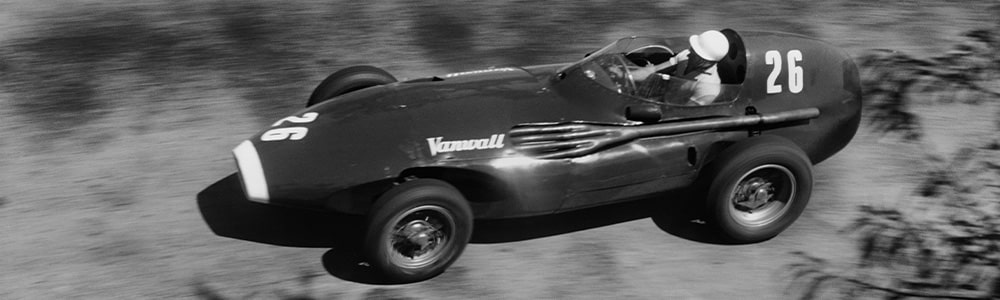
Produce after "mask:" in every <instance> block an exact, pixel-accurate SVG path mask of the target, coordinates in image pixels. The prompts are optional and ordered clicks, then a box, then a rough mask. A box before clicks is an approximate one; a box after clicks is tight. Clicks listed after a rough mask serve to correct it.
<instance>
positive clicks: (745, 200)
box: [733, 177, 774, 213]
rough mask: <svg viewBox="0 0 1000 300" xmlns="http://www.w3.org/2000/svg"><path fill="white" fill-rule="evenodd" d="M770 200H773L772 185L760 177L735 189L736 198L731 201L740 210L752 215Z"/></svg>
mask: <svg viewBox="0 0 1000 300" xmlns="http://www.w3.org/2000/svg"><path fill="white" fill-rule="evenodd" d="M772 198H774V187H773V184H772V183H771V182H768V181H766V180H764V179H762V178H760V177H754V178H751V179H749V180H747V181H746V182H745V183H743V184H741V185H740V186H739V187H737V190H736V197H735V199H733V200H734V201H735V202H736V206H737V207H738V208H739V209H740V210H742V211H746V212H751V213H752V212H753V211H754V210H756V209H758V208H761V207H762V206H764V205H767V203H768V202H770V201H771V199H772Z"/></svg>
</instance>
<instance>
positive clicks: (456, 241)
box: [364, 179, 472, 283]
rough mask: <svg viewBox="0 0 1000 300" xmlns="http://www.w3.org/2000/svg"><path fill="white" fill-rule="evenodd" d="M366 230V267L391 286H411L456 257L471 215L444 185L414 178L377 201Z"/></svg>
mask: <svg viewBox="0 0 1000 300" xmlns="http://www.w3.org/2000/svg"><path fill="white" fill-rule="evenodd" d="M367 226H368V228H367V230H366V232H365V241H364V253H365V255H366V257H367V258H368V263H369V264H370V265H371V266H372V267H373V268H374V269H375V270H376V271H377V272H379V273H380V274H381V275H383V276H384V277H385V278H386V279H388V280H389V281H391V282H401V283H406V282H416V281H422V280H426V279H430V278H433V277H434V276H437V275H438V274H441V273H442V272H444V270H445V269H447V268H448V266H451V264H452V263H454V262H455V260H456V259H458V257H459V256H460V255H461V254H462V251H464V250H465V245H466V244H467V243H468V242H469V238H470V237H471V236H472V210H471V208H469V203H468V202H466V200H465V197H463V196H462V194H461V193H460V192H459V191H458V190H457V189H455V188H454V187H452V186H451V185H449V184H448V183H445V182H443V181H440V180H435V179H417V180H413V181H409V182H406V183H403V184H401V185H399V186H396V187H395V188H393V189H392V190H389V192H387V193H385V194H384V195H382V196H381V197H379V199H378V200H377V201H376V202H375V204H374V205H373V206H372V211H371V212H370V213H369V216H368V223H367Z"/></svg>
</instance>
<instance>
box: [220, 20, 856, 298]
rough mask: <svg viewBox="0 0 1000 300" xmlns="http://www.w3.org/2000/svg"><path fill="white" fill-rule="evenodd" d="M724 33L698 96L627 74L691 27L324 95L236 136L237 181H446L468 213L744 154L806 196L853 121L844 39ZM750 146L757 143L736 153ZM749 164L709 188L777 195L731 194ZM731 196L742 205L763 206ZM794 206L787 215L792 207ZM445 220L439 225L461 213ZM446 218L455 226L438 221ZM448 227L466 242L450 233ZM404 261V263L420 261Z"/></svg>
mask: <svg viewBox="0 0 1000 300" xmlns="http://www.w3.org/2000/svg"><path fill="white" fill-rule="evenodd" d="M723 32H724V33H725V34H726V37H727V38H728V39H729V44H730V51H729V54H728V55H727V56H726V58H725V59H723V60H721V61H719V63H718V70H719V75H720V77H721V81H722V84H720V85H719V87H718V90H719V94H718V96H717V97H715V99H714V100H713V101H712V102H711V103H710V104H707V105H692V104H691V103H689V102H685V101H675V100H676V99H677V98H683V97H684V96H683V94H682V93H680V92H676V90H677V88H678V87H679V84H684V83H685V82H684V79H683V78H671V79H670V80H668V81H665V83H664V82H659V83H656V84H652V85H659V86H660V89H659V90H658V91H656V92H650V90H651V89H652V88H650V87H649V86H650V85H651V84H646V83H645V82H639V81H638V80H636V79H635V78H632V77H630V76H631V75H630V74H632V73H630V70H634V69H635V68H636V66H639V67H641V65H640V63H637V62H636V61H637V59H636V56H641V55H640V54H637V53H640V52H641V50H642V49H645V48H649V47H650V46H651V45H653V46H655V47H658V48H666V49H667V50H663V51H662V52H664V53H666V54H665V55H673V54H674V53H676V52H677V51H679V50H680V49H683V48H686V47H687V45H686V43H687V39H686V38H673V39H669V38H668V39H664V38H646V37H631V38H625V39H622V40H619V41H617V42H615V43H612V44H611V45H608V46H607V47H605V48H603V49H601V50H598V51H596V52H594V53H592V54H589V55H588V56H587V57H585V58H584V59H582V60H581V61H578V62H575V63H569V64H553V65H541V66H529V67H500V68H490V69H484V70H477V71H469V72H461V73H453V74H447V75H444V76H440V77H429V78H420V79H414V80H408V81H402V82H393V83H388V84H381V85H376V86H372V87H367V88H364V89H360V90H356V91H351V92H347V93H343V94H340V95H336V96H335V97H332V98H330V99H322V101H320V102H318V103H314V104H313V105H311V106H309V107H307V108H305V109H303V110H301V111H298V112H295V113H293V114H291V116H289V117H287V118H284V119H281V120H278V121H276V122H275V123H273V126H271V127H269V128H267V129H265V130H263V131H261V132H260V133H258V134H256V135H254V136H251V137H250V138H249V139H247V140H246V141H244V142H243V143H241V144H240V145H239V146H238V147H236V149H235V150H234V154H235V158H236V160H237V165H238V169H239V174H240V182H241V183H242V185H243V190H244V192H245V196H246V198H247V199H248V200H249V201H254V202H259V203H265V204H270V205H277V206H285V207H295V208H303V209H318V210H330V211H336V212H342V213H348V214H357V215H367V216H373V215H377V214H378V213H377V212H376V211H377V210H380V209H385V205H383V204H380V199H383V198H387V197H388V198H392V197H396V198H398V197H404V198H405V197H407V196H400V195H397V194H399V193H395V194H394V193H393V192H392V191H393V190H394V189H402V188H400V187H401V186H405V185H406V184H407V182H411V181H414V180H417V181H420V180H433V181H434V182H435V184H437V185H440V186H442V187H425V188H424V189H428V190H434V189H437V190H440V191H442V193H445V194H448V193H451V194H448V195H452V194H453V196H454V197H455V198H457V199H460V200H457V201H461V202H463V203H464V204H461V205H462V207H463V208H458V209H455V210H459V211H461V210H464V209H465V208H464V207H465V206H466V205H467V209H468V212H469V213H471V216H470V217H471V218H472V219H477V220H478V219H501V218H512V217H524V216H534V215H542V214H551V213H558V212H562V211H569V210H575V209H580V208H586V207H592V206H597V205H604V204H609V203H614V202H620V201H625V200H629V199H635V198H639V197H643V196H648V195H653V194H656V193H663V192H669V191H671V190H677V189H681V188H686V187H690V186H694V185H696V184H699V183H701V184H702V185H703V186H704V187H705V189H712V188H713V187H716V186H717V185H715V184H716V183H715V182H714V181H713V178H716V177H722V176H721V175H726V174H728V173H727V172H730V171H731V170H729V169H727V168H730V165H732V168H738V167H739V165H740V164H741V163H742V162H743V161H747V163H745V164H757V165H760V166H761V167H766V166H777V167H778V168H775V169H776V170H779V171H778V172H777V173H778V174H779V175H780V176H778V177H773V176H772V177H768V176H761V178H764V179H767V178H785V177H790V178H791V179H789V180H790V182H793V183H792V184H789V185H790V186H792V187H793V188H791V191H789V192H787V194H788V195H794V197H799V196H800V195H801V194H803V193H805V194H806V195H805V197H806V198H805V200H808V188H809V187H811V184H812V183H811V175H810V174H805V175H808V176H810V177H808V178H806V176H805V175H802V176H799V174H800V173H802V174H804V173H806V172H811V169H810V166H811V165H812V164H815V163H819V162H820V161H823V160H824V159H827V158H828V157H830V156H831V155H833V154H834V153H836V152H837V151H839V150H840V149H842V148H843V147H845V146H846V145H847V143H848V142H849V141H850V140H851V138H852V137H853V136H854V134H855V131H856V129H857V127H858V123H859V120H860V110H861V90H860V85H859V80H858V71H857V68H856V67H855V64H854V63H853V61H852V60H851V59H850V57H848V56H847V55H845V54H844V53H843V52H842V51H839V50H837V49H834V48H833V47H831V46H830V45H829V44H827V43H824V42H821V41H818V40H815V39H811V38H807V37H802V36H796V35H788V34H779V33H763V32H741V33H739V34H737V33H736V32H734V31H732V30H724V31H723ZM637 51H639V52H637ZM645 59H649V58H645ZM639 60H642V59H639ZM633 72H634V71H633ZM671 85H675V86H673V87H671ZM748 141H753V142H748ZM751 144H753V145H751ZM756 144H763V145H764V146H761V145H756ZM735 149H743V150H741V151H737V150H735ZM772 150H773V151H772ZM737 152H740V153H737ZM750 152H753V153H760V154H759V155H756V154H755V156H753V157H749V156H748V155H750V154H745V153H750ZM774 153H778V154H780V153H790V154H788V155H786V156H801V160H802V161H805V162H806V166H805V167H799V168H798V169H803V168H805V169H803V171H797V170H798V169H796V168H795V167H794V166H792V167H781V166H784V164H783V163H781V161H782V160H781V158H780V157H775V158H774V159H776V160H774V162H761V163H757V162H756V160H755V159H757V160H761V159H763V160H766V159H770V158H766V159H765V158H760V159H758V158H759V157H765V156H767V157H771V156H775V155H777V154H774ZM740 155H743V156H748V158H745V159H744V158H741V157H738V156H740ZM768 155H770V156H768ZM729 161H736V162H733V163H728V162H729ZM715 162H719V163H718V164H724V165H719V166H713V164H714V163H715ZM722 162H727V163H722ZM750 162H753V163H750ZM788 164H790V165H794V164H795V163H794V162H793V163H788ZM734 170H735V169H734ZM741 170H742V169H741ZM753 170H757V169H752V168H750V169H748V170H743V171H746V172H744V173H747V174H750V173H752V172H751V171H753ZM743 171H739V172H743ZM713 172H714V173H713ZM781 174H787V175H788V176H785V175H781ZM707 176H711V178H708V177H707ZM782 176H784V177H782ZM746 177H747V176H743V177H740V178H739V179H738V180H736V179H735V178H734V180H731V181H736V182H740V184H736V183H734V184H732V185H724V184H722V183H719V184H722V185H718V186H727V187H728V186H735V187H734V188H729V189H728V190H727V191H728V192H729V193H728V194H727V195H730V194H731V195H737V194H739V195H743V196H739V197H744V198H745V199H744V200H745V201H746V203H749V202H754V201H760V203H765V202H767V201H770V200H768V199H771V198H780V197H779V196H774V195H778V194H780V192H776V191H775V189H774V188H773V186H781V185H782V183H780V182H778V181H780V180H775V182H778V183H768V182H767V180H761V181H759V182H757V183H753V182H750V183H747V184H751V185H754V187H753V188H757V187H766V188H767V189H770V190H768V191H770V192H767V191H765V190H764V188H760V189H759V192H755V191H750V192H748V193H750V194H753V195H758V196H760V197H757V196H753V195H751V196H747V193H743V194H740V193H742V192H740V189H741V188H742V187H743V185H741V184H743V183H744V182H746V181H747V179H746ZM751 177H752V176H751ZM803 178H805V179H808V180H803ZM782 180H785V179H782ZM786 181H788V180H786ZM782 182H783V181H782ZM795 182H797V183H798V185H796V184H795ZM772 184H773V185H772ZM805 184H808V185H809V186H808V187H807V186H805ZM427 186H435V185H434V184H429V185H427ZM723 189H725V188H719V190H723ZM437 190H435V191H437ZM449 191H454V192H457V193H452V192H449ZM771 192H773V193H774V195H772V194H771ZM400 193H402V195H406V193H404V192H400ZM414 193H415V192H414ZM427 193H430V192H427ZM707 193H708V194H710V195H709V196H711V194H712V192H711V191H707ZM754 193H756V194H754ZM387 194H392V195H389V196H387ZM765 196H766V197H765ZM772 196H773V197H772ZM448 197H451V196H448ZM448 197H444V198H448ZM733 197H737V196H732V197H723V198H727V199H728V198H733ZM747 197H750V198H747ZM753 197H757V198H753ZM788 197H790V198H794V197H793V196H788ZM751 198H752V199H751ZM746 199H751V200H752V201H750V200H746ZM744 200H733V201H736V202H739V201H744ZM381 201H385V202H392V200H391V199H390V200H381ZM400 201H402V200H400ZM407 201H409V200H407ZM413 201H417V200H413ZM800 202H804V201H800ZM740 203H743V202H740ZM789 203H791V202H789ZM734 205H735V204H734ZM740 205H743V206H739V205H737V206H739V207H738V209H746V210H747V211H750V212H749V213H750V214H752V213H753V211H752V209H757V207H763V206H760V205H756V206H754V208H745V207H749V206H748V205H745V203H743V204H740ZM761 205H763V204H761ZM796 205H798V204H796ZM802 205H804V203H802ZM440 206H441V207H443V209H442V210H441V211H450V210H451V209H450V208H449V206H448V205H443V204H442V205H440ZM786 206H791V205H786ZM404 208H405V207H404ZM796 209H799V210H800V208H796ZM747 211H739V212H736V213H747ZM782 211H784V210H782ZM445 214H447V213H445ZM792 214H794V216H792V217H791V218H792V219H793V220H794V217H795V216H797V214H798V211H796V212H793V213H792ZM457 215H462V213H461V212H460V213H457ZM371 218H373V219H378V218H379V217H378V216H374V217H371ZM390 219H391V218H390ZM397 219H398V218H397ZM397 219H393V220H396V221H398V220H397ZM426 219H430V218H426ZM442 219H445V220H446V221H447V219H449V218H448V217H447V216H446V217H444V218H442ZM412 222H413V221H410V223H407V224H413V223H412ZM404 223H405V222H404ZM445 223H446V224H444V225H441V226H437V227H435V228H446V227H448V226H452V227H456V226H457V227H461V226H471V224H468V225H462V224H463V222H461V220H459V222H457V223H455V222H452V223H447V222H445ZM751 223H752V222H751ZM788 223H790V221H789V222H788ZM449 224H450V225H449ZM748 224H750V223H748ZM762 224H763V223H762ZM417 225H419V228H425V227H429V226H432V225H434V224H433V222H432V223H427V224H417ZM417 225H413V226H417ZM750 225H753V224H750ZM750 225H747V226H750ZM754 226H756V225H754ZM761 226H771V225H767V224H764V225H761ZM775 226H777V227H780V228H776V229H775V228H771V229H768V230H769V232H768V233H765V234H763V235H761V236H753V237H752V238H746V239H747V240H749V241H757V240H763V239H766V238H769V237H770V236H773V234H777V232H770V231H774V230H777V231H780V230H782V229H783V228H784V227H785V226H787V224H784V223H783V224H780V225H775ZM373 227H376V226H373ZM404 227H405V226H404ZM750 227H752V226H750ZM387 228H391V226H390V227H387ZM396 229H399V228H396ZM404 229H405V228H404ZM392 230H394V229H390V231H392ZM406 230H410V229H406ZM414 230H416V229H414ZM421 230H422V229H421ZM399 232H402V231H399V230H397V234H399ZM415 232H416V231H415ZM455 232H459V233H461V232H462V230H458V229H453V230H450V231H449V232H448V234H451V233H455ZM418 233H420V234H424V235H427V232H426V231H420V232H418ZM408 234H410V235H409V236H410V237H411V239H410V240H408V241H411V242H412V241H417V240H419V242H418V243H417V244H419V246H421V247H430V246H427V245H428V242H427V239H423V240H420V239H417V238H412V237H413V236H414V235H413V234H412V232H411V233H408ZM435 234H438V232H436V231H435ZM441 234H442V235H444V233H441ZM737 236H738V234H737ZM435 237H437V236H434V235H432V236H430V237H429V239H430V240H434V238H435ZM744 237H746V236H744ZM425 238H426V237H425ZM439 240H444V238H440V237H439ZM451 240H458V241H459V242H460V243H464V241H460V240H461V237H458V238H452V239H451ZM415 243H416V242H415ZM442 243H443V242H442ZM376 244H377V243H376ZM431 244H434V242H432V243H431ZM374 248H378V247H377V245H376V246H373V249H374ZM390 248H391V247H390ZM418 248H419V247H418ZM395 249H396V250H397V251H400V250H399V249H400V248H398V247H396V248H395ZM428 251H430V250H428ZM458 252H461V250H460V249H459V250H458ZM422 253H423V252H420V253H417V254H413V253H411V254H412V255H409V256H410V258H414V257H416V256H419V255H421V254H422ZM455 255H456V256H457V254H455ZM404 256H406V255H404ZM375 259H376V260H377V258H375ZM447 264H450V261H448V262H446V263H443V265H444V267H446V266H447ZM390 265H391V264H390ZM436 266H440V265H436ZM411 267H412V266H404V268H403V269H407V268H409V269H414V268H417V269H419V268H423V267H424V266H422V265H421V266H417V267H412V268H411ZM409 269H407V270H409ZM440 271H443V268H442V269H441V270H437V271H430V273H437V272H440ZM421 272H422V271H421ZM403 273H404V274H413V273H412V272H411V273H407V272H403ZM421 274H424V273H421ZM420 278H424V277H420Z"/></svg>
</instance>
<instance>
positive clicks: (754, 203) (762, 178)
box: [729, 164, 796, 228]
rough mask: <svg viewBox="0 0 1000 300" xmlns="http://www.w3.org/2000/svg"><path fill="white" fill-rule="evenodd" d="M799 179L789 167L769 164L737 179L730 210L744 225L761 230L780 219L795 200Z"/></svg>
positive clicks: (731, 195)
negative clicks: (796, 178) (797, 179)
mask: <svg viewBox="0 0 1000 300" xmlns="http://www.w3.org/2000/svg"><path fill="white" fill-rule="evenodd" d="M795 183H796V182H795V177H794V175H793V174H792V171H791V170H789V169H788V168H786V167H784V166H781V165H776V164H768V165H763V166H759V167H756V168H754V169H752V170H749V171H748V172H746V173H744V175H743V176H742V177H741V178H740V179H739V180H737V183H736V185H735V186H734V187H733V190H732V193H731V194H730V197H731V198H730V201H731V202H730V205H729V211H730V214H731V215H732V217H733V220H734V221H736V222H737V223H739V224H741V225H742V226H747V227H758V228H759V227H761V226H766V225H768V224H771V223H772V222H774V221H776V220H778V219H780V218H781V216H783V215H784V214H785V212H787V211H788V209H789V207H791V202H792V201H793V199H794V197H795V192H796V187H795Z"/></svg>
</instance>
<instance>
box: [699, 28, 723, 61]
mask: <svg viewBox="0 0 1000 300" xmlns="http://www.w3.org/2000/svg"><path fill="white" fill-rule="evenodd" d="M690 42H691V50H694V53H697V54H698V56H701V58H704V59H705V60H710V61H720V60H722V58H723V57H726V53H729V40H728V39H726V35H724V34H722V32H719V31H718V30H709V31H705V32H702V33H701V34H699V35H692V36H691V39H690Z"/></svg>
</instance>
